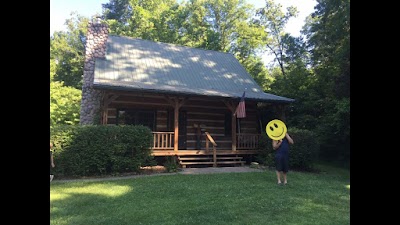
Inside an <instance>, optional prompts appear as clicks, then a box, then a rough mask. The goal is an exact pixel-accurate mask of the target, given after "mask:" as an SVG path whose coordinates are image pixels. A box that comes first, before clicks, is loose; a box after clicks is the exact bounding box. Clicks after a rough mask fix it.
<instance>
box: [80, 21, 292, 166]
mask: <svg viewBox="0 0 400 225" xmlns="http://www.w3.org/2000/svg"><path fill="white" fill-rule="evenodd" d="M108 32H109V31H108V26H107V24H105V23H102V22H101V21H98V20H93V21H90V22H89V26H88V33H87V36H86V49H85V64H84V74H83V86H82V103H81V112H80V123H81V124H82V125H86V124H99V123H100V124H104V125H124V124H129V125H138V124H140V125H144V126H148V127H149V128H150V129H151V130H152V132H153V137H154V138H153V139H154V140H153V143H152V154H153V155H154V156H155V157H167V156H174V157H176V159H177V160H179V163H180V165H181V166H182V167H186V166H195V165H204V166H208V165H209V166H215V167H216V166H224V165H244V163H245V160H244V157H248V156H251V155H254V154H257V153H258V151H257V147H258V141H259V139H260V137H261V134H262V133H263V132H265V131H264V130H263V126H265V121H264V124H262V122H261V120H260V112H261V106H263V107H269V108H273V109H276V110H278V111H279V112H281V113H280V114H279V115H280V116H279V117H280V119H284V113H283V112H284V110H283V109H284V107H285V106H286V105H288V104H289V103H290V102H293V101H294V99H290V98H286V97H282V96H277V95H273V94H269V93H265V92H264V91H263V90H262V88H261V87H260V86H259V85H258V84H257V83H256V82H255V80H254V79H253V78H252V77H251V75H250V74H248V73H247V71H246V70H245V68H244V67H243V66H242V65H241V64H240V62H239V61H238V60H237V59H236V58H235V57H234V56H233V55H232V54H230V53H224V52H218V51H211V50H203V49H199V48H190V47H185V46H179V45H174V44H167V43H161V42H154V41H149V40H142V39H138V38H130V37H123V36H114V35H109V34H108ZM243 95H244V96H243ZM242 97H244V98H243V99H242ZM241 99H242V100H244V101H243V105H244V109H245V111H244V114H245V115H241V116H245V117H244V118H237V116H238V115H237V113H236V109H237V107H238V105H239V102H240V100H241Z"/></svg>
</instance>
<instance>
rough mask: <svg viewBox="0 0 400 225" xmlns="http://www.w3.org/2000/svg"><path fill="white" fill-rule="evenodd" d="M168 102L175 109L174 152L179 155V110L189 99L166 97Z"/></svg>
mask: <svg viewBox="0 0 400 225" xmlns="http://www.w3.org/2000/svg"><path fill="white" fill-rule="evenodd" d="M164 97H165V99H166V100H167V102H168V103H169V104H170V105H171V106H172V107H173V108H174V152H175V153H177V152H178V149H179V146H178V145H179V139H178V138H179V109H180V108H181V107H182V105H183V104H185V102H186V101H187V100H188V97H185V98H179V97H169V96H164Z"/></svg>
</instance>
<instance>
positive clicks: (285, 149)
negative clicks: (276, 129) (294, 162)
mask: <svg viewBox="0 0 400 225" xmlns="http://www.w3.org/2000/svg"><path fill="white" fill-rule="evenodd" d="M276 155H280V156H284V155H289V141H288V140H287V139H286V138H283V139H282V144H281V145H280V146H279V148H278V150H276Z"/></svg>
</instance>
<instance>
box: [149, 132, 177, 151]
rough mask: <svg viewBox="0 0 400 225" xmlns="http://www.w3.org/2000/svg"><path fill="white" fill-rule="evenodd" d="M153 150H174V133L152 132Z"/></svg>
mask: <svg viewBox="0 0 400 225" xmlns="http://www.w3.org/2000/svg"><path fill="white" fill-rule="evenodd" d="M153 149H155V150H158V149H163V150H164V149H174V132H153Z"/></svg>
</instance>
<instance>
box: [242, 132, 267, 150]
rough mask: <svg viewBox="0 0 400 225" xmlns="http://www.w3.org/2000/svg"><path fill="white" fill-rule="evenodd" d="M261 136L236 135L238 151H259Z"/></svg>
mask: <svg viewBox="0 0 400 225" xmlns="http://www.w3.org/2000/svg"><path fill="white" fill-rule="evenodd" d="M260 138H261V134H243V133H241V134H236V149H248V150H250V149H257V148H258V141H259V140H260Z"/></svg>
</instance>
